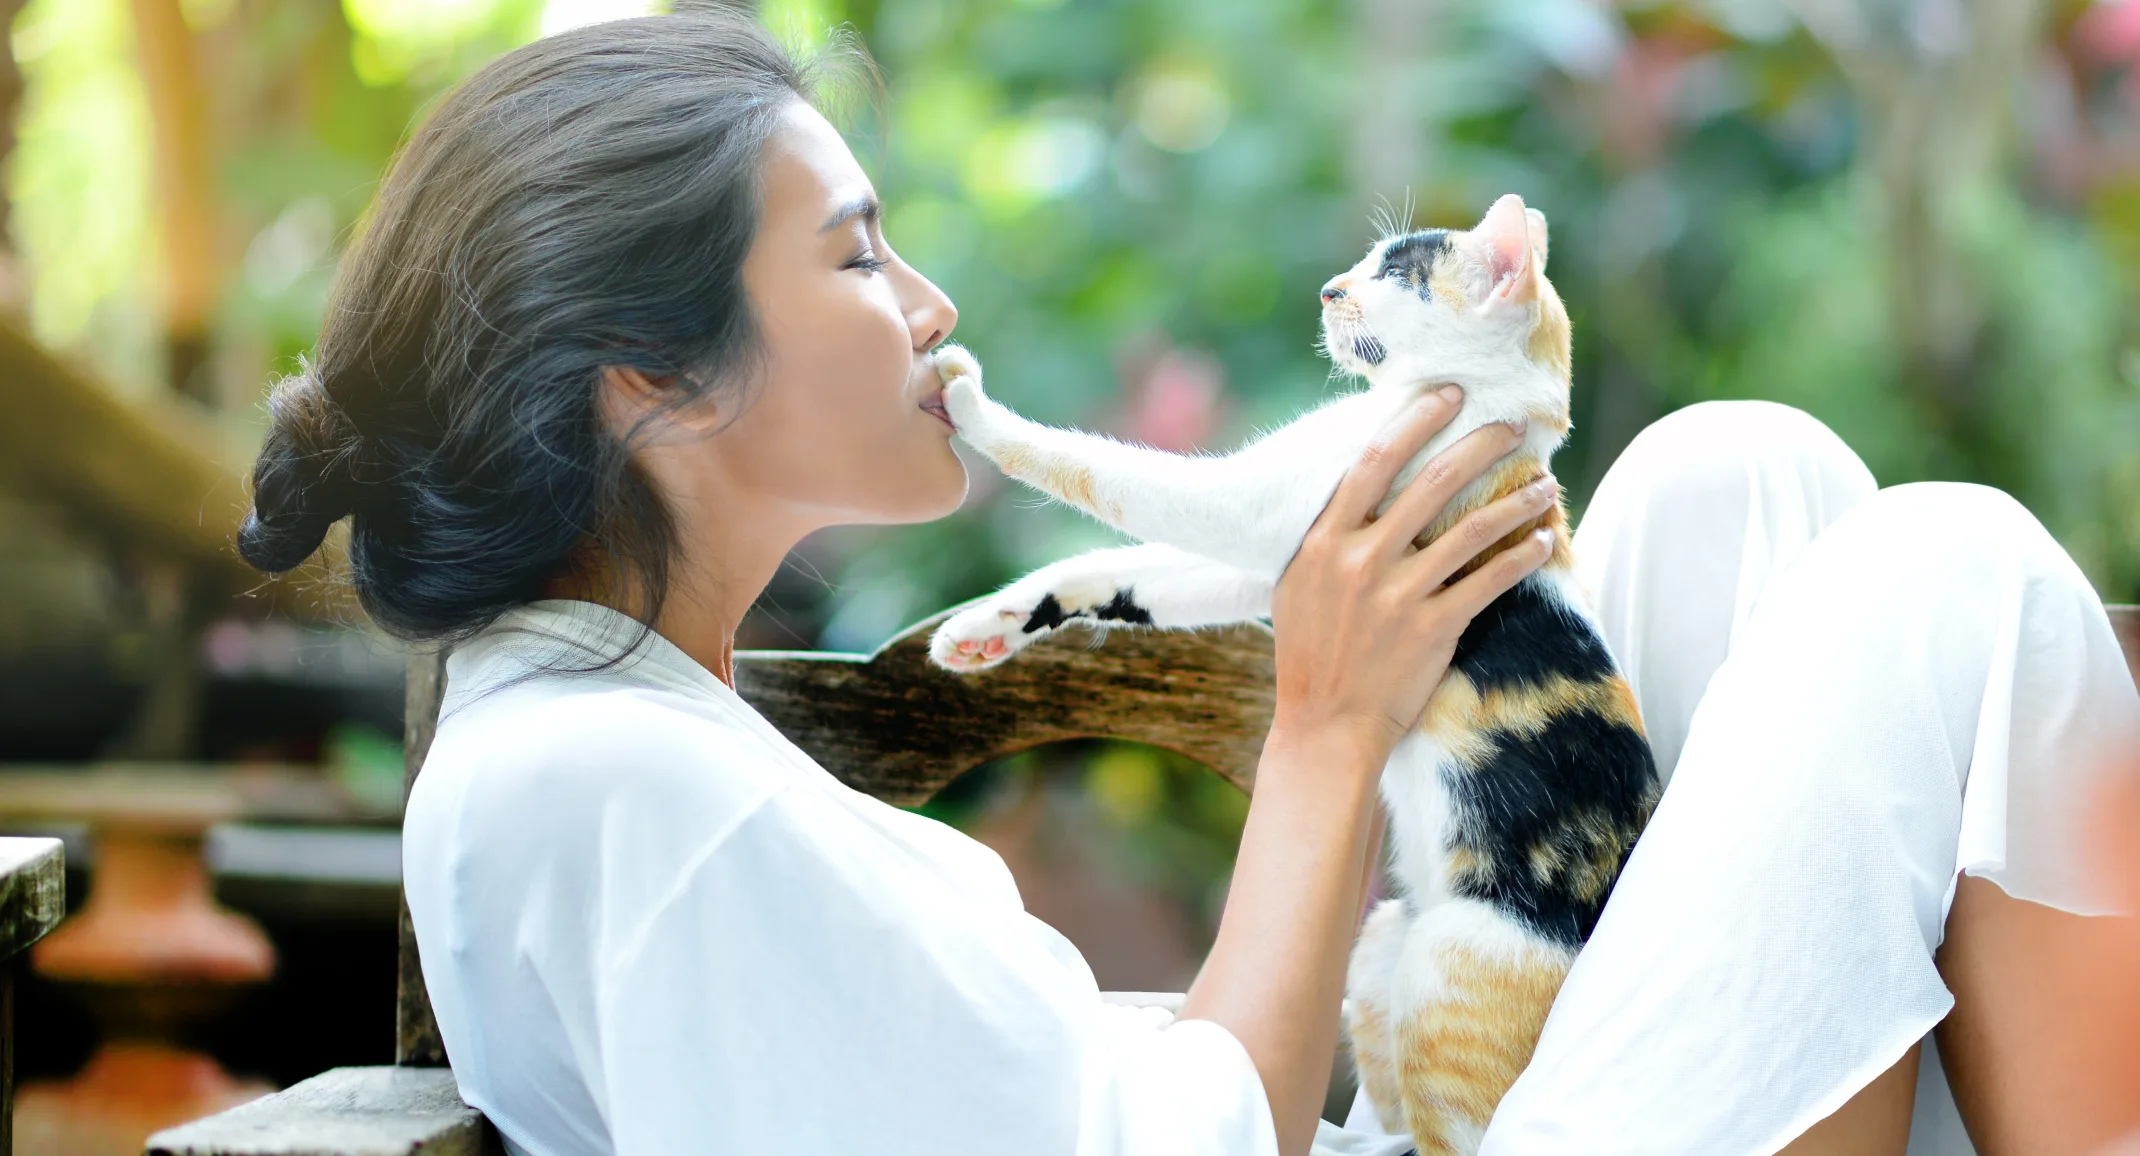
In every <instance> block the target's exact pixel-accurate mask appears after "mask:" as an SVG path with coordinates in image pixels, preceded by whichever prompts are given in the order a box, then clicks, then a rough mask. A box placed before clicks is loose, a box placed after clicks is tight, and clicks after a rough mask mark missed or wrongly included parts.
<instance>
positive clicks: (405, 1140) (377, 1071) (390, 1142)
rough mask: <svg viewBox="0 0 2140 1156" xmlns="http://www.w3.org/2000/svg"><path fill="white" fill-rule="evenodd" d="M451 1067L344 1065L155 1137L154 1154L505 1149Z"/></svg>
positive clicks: (483, 1153) (414, 1153)
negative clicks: (464, 1093)
mask: <svg viewBox="0 0 2140 1156" xmlns="http://www.w3.org/2000/svg"><path fill="white" fill-rule="evenodd" d="M503 1151H504V1146H503V1145H502V1144H500V1143H499V1142H498V1134H497V1132H496V1130H495V1129H493V1128H492V1127H491V1126H490V1123H489V1121H487V1120H485V1119H484V1118H483V1115H482V1113H480V1112H477V1111H476V1110H475V1109H474V1108H471V1107H469V1106H468V1105H466V1104H464V1103H462V1102H461V1094H460V1091H459V1089H458V1088H457V1087H456V1086H455V1085H454V1082H453V1073H452V1072H451V1071H448V1070H447V1069H445V1068H403V1067H377V1068H336V1069H334V1070H332V1071H329V1072H323V1073H321V1074H320V1075H317V1076H314V1077H312V1078H311V1079H309V1080H306V1081H305V1082H304V1083H301V1084H298V1085H296V1086H294V1087H291V1088H289V1089H286V1090H284V1091H281V1092H277V1093H275V1094H274V1095H272V1096H265V1097H262V1098H261V1099H258V1100H255V1101H253V1102H252V1103H250V1104H244V1105H240V1106H239V1107H236V1108H232V1109H230V1110H229V1111H227V1112H221V1113H218V1114H216V1115H213V1116H209V1117H207V1118H206V1119H202V1120H195V1121H193V1122H192V1123H190V1124H181V1125H179V1126H178V1127H176V1128H168V1129H165V1130H164V1131H162V1132H158V1133H156V1134H155V1135H154V1136H151V1137H149V1143H148V1152H147V1156H419V1154H420V1156H500V1154H501V1153H503Z"/></svg>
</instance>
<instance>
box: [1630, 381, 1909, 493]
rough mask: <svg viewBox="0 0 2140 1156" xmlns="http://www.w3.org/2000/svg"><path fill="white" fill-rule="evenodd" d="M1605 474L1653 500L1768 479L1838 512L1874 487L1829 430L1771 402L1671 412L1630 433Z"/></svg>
mask: <svg viewBox="0 0 2140 1156" xmlns="http://www.w3.org/2000/svg"><path fill="white" fill-rule="evenodd" d="M1613 472H1614V473H1617V474H1621V475H1623V476H1627V477H1631V478H1633V479H1639V481H1638V482H1637V484H1638V485H1640V486H1641V488H1643V489H1644V490H1647V491H1649V492H1650V494H1651V496H1652V498H1653V499H1654V498H1657V497H1669V494H1670V493H1671V492H1675V491H1677V492H1692V491H1711V490H1713V489H1715V488H1716V487H1719V486H1724V487H1729V488H1732V489H1739V488H1744V487H1749V486H1750V485H1754V484H1755V480H1756V479H1759V478H1776V479H1789V480H1790V481H1791V482H1792V483H1793V484H1794V486H1797V487H1803V488H1805V489H1806V490H1808V491H1809V492H1810V493H1812V494H1818V495H1821V496H1823V497H1832V498H1833V499H1834V500H1835V504H1836V506H1837V508H1838V509H1841V508H1847V507H1848V506H1849V505H1851V504H1854V503H1855V502H1856V501H1857V500H1859V499H1861V498H1863V497H1864V496H1865V495H1867V494H1870V493H1872V492H1873V490H1874V489H1875V488H1877V483H1876V482H1874V480H1873V476H1872V471H1871V470H1868V469H1867V468H1866V467H1865V463H1864V462H1863V461H1860V460H1859V459H1858V456H1857V454H1855V453H1853V452H1851V449H1850V447H1849V446H1848V445H1846V444H1844V442H1843V439H1842V438H1840V437H1837V436H1836V434H1835V431H1834V430H1831V429H1829V428H1828V427H1827V426H1826V425H1824V424H1822V423H1821V421H1820V419H1819V418H1816V417H1814V416H1813V415H1812V414H1809V413H1807V412H1805V411H1804V410H1801V409H1795V408H1793V407H1791V406H1788V405H1783V404H1781V403H1779V402H1773V401H1704V402H1698V403H1696V404H1694V405H1690V406H1686V407H1685V408H1682V409H1677V410H1674V411H1672V412H1671V413H1668V414H1666V415H1665V416H1663V417H1661V418H1659V419H1657V420H1656V421H1654V422H1652V423H1650V425H1649V426H1648V428H1646V429H1644V430H1643V431H1642V432H1641V433H1639V434H1637V435H1635V439H1634V440H1633V441H1631V442H1629V443H1628V446H1627V448H1626V449H1625V450H1622V451H1621V453H1620V457H1619V459H1618V460H1617V461H1615V462H1614V463H1613Z"/></svg>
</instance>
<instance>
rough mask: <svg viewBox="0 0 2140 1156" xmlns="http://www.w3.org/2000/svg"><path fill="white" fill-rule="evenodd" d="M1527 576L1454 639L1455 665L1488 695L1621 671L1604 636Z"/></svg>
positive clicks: (1582, 680) (1601, 676) (1537, 580)
mask: <svg viewBox="0 0 2140 1156" xmlns="http://www.w3.org/2000/svg"><path fill="white" fill-rule="evenodd" d="M1543 582H1544V579H1541V578H1538V577H1536V576H1533V577H1530V578H1526V579H1524V580H1523V581H1522V582H1519V583H1517V584H1516V586H1515V588H1514V589H1511V590H1510V591H1509V592H1508V593H1506V594H1503V595H1502V596H1501V597H1499V598H1496V599H1494V600H1493V602H1492V604H1490V605H1488V606H1487V607H1486V609H1484V610H1482V611H1480V612H1479V615H1478V617H1476V618H1473V619H1472V620H1471V625H1470V626H1468V627H1466V628H1465V629H1464V634H1463V636H1462V637H1461V638H1458V639H1457V641H1456V656H1455V657H1454V658H1453V659H1451V660H1450V662H1451V665H1453V666H1455V667H1456V668H1457V669H1458V670H1461V671H1463V672H1464V677H1466V678H1469V679H1470V680H1471V684H1472V685H1473V686H1476V687H1478V688H1479V693H1481V694H1484V693H1486V692H1487V691H1489V690H1492V689H1494V688H1495V687H1501V686H1508V685H1510V684H1512V683H1521V682H1528V683H1541V682H1544V681H1545V680H1546V679H1547V678H1548V677H1549V676H1551V675H1556V674H1562V675H1566V676H1568V677H1569V678H1572V679H1574V680H1575V681H1577V682H1590V681H1593V680H1595V679H1600V678H1606V677H1609V676H1611V675H1613V674H1616V673H1618V670H1619V668H1618V667H1616V666H1614V665H1613V661H1612V654H1611V652H1609V651H1607V650H1606V649H1605V640H1604V639H1601V638H1599V637H1598V636H1597V633H1596V632H1595V631H1593V630H1592V629H1591V627H1590V624H1589V623H1588V622H1585V621H1584V620H1583V619H1581V618H1578V617H1576V616H1575V615H1572V614H1569V613H1568V612H1567V611H1565V610H1563V609H1562V608H1561V606H1560V603H1559V602H1558V601H1556V600H1555V599H1554V597H1553V595H1552V594H1551V593H1549V592H1548V591H1547V590H1546V589H1545V587H1544V586H1543V585H1542V583H1543Z"/></svg>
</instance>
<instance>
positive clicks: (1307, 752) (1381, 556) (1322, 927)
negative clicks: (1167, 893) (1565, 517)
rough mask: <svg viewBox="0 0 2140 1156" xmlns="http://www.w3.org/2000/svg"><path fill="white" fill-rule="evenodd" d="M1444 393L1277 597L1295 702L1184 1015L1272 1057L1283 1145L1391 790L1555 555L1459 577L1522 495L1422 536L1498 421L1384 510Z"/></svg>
mask: <svg viewBox="0 0 2140 1156" xmlns="http://www.w3.org/2000/svg"><path fill="white" fill-rule="evenodd" d="M1455 411H1456V406H1455V405H1454V404H1452V403H1451V402H1450V401H1448V400H1446V399H1441V398H1431V399H1429V400H1427V401H1425V402H1423V403H1422V405H1421V407H1420V408H1419V409H1418V410H1417V411H1415V414H1414V416H1413V417H1412V419H1411V420H1409V421H1407V422H1406V423H1405V424H1404V425H1403V426H1401V427H1399V428H1398V429H1397V430H1396V431H1395V432H1394V433H1393V434H1391V435H1388V436H1386V438H1385V439H1384V440H1382V441H1381V442H1378V443H1377V444H1376V445H1374V446H1371V447H1370V448H1369V451H1368V453H1367V454H1366V455H1365V456H1364V457H1363V458H1362V460H1361V463H1360V465H1359V466H1357V467H1356V468H1354V469H1353V470H1352V471H1351V473H1349V474H1347V475H1346V477H1345V480H1344V481H1343V483H1341V484H1340V485H1339V486H1338V488H1337V493H1336V495H1335V496H1333V497H1332V498H1331V499H1330V503H1329V506H1328V508H1327V509H1326V510H1324V512H1323V514H1322V516H1321V517H1320V518H1319V519H1318V520H1317V521H1316V522H1315V525H1314V527H1313V529H1311V530H1310V531H1309V533H1308V535H1307V538H1306V540H1305V541H1304V542H1303V543H1302V544H1301V547H1300V552H1299V554H1298V555H1297V556H1296V557H1295V558H1294V560H1293V562H1292V564H1291V566H1289V567H1288V568H1287V569H1286V571H1285V575H1284V577H1283V578H1282V579H1281V580H1280V582H1279V584H1278V587H1277V591H1276V594H1275V597H1274V600H1273V605H1272V622H1273V625H1274V627H1275V628H1276V631H1277V641H1278V710H1277V714H1276V717H1275V718H1274V720H1273V722H1272V724H1271V733H1270V738H1269V740H1268V742H1267V743H1266V745H1265V747H1264V755H1263V762H1262V764H1261V766H1260V767H1259V768H1258V770H1257V776H1256V789H1255V795H1254V798H1253V799H1252V801H1251V803H1250V805H1249V813H1248V825H1247V827H1246V829H1245V830H1244V831H1243V832H1242V836H1241V850H1240V855H1239V857H1238V859H1237V860H1236V863H1235V867H1234V876H1233V885H1232V888H1231V890H1230V891H1229V893H1228V896H1227V901H1226V911H1225V914H1224V916H1223V917H1222V918H1221V919H1220V922H1219V933H1218V940H1217V942H1216V943H1215V944H1214V945H1213V947H1212V949H1211V955H1210V956H1209V958H1208V959H1207V960H1206V961H1205V964H1204V968H1203V970H1202V971H1201V972H1200V973H1199V974H1198V976H1197V978H1196V982H1195V984H1194V985H1193V986H1191V988H1190V989H1189V995H1188V999H1187V1002H1186V1003H1185V1004H1184V1006H1183V1008H1182V1012H1181V1016H1182V1018H1184V1019H1207V1020H1211V1021H1214V1022H1216V1023H1219V1024H1221V1025H1223V1026H1224V1027H1225V1028H1226V1029H1227V1030H1228V1031H1230V1032H1232V1033H1233V1035H1234V1036H1235V1038H1237V1039H1239V1040H1240V1041H1241V1043H1242V1046H1243V1047H1245V1048H1246V1049H1247V1051H1248V1054H1249V1057H1250V1058H1251V1059H1252V1060H1253V1061H1254V1062H1255V1065H1256V1071H1257V1073H1258V1074H1259V1075H1261V1076H1262V1078H1263V1086H1264V1091H1265V1094H1266V1096H1267V1097H1268V1099H1269V1101H1270V1105H1271V1114H1272V1117H1273V1120H1274V1121H1275V1123H1276V1126H1277V1132H1278V1146H1279V1151H1280V1152H1281V1153H1283V1154H1284V1156H1303V1154H1304V1153H1306V1152H1307V1150H1308V1147H1309V1144H1310V1143H1311V1142H1312V1140H1313V1138H1314V1135H1315V1122H1316V1119H1317V1116H1318V1113H1319V1111H1320V1109H1321V1106H1322V1101H1323V1091H1324V1088H1325V1086H1326V1084H1327V1082H1328V1078H1329V1072H1330V1065H1331V1062H1332V1060H1333V1059H1334V1058H1335V1055H1336V1049H1337V1035H1338V1012H1339V1007H1340V1005H1341V1003H1342V1001H1343V996H1344V985H1345V963H1346V958H1347V955H1348V953H1349V951H1350V949H1351V945H1352V938H1353V933H1354V930H1355V927H1356V926H1357V923H1358V919H1359V914H1360V905H1361V901H1362V889H1363V887H1364V885H1365V879H1366V875H1367V870H1368V865H1369V864H1368V857H1369V855H1370V854H1371V847H1372V845H1373V841H1374V840H1373V835H1374V831H1373V815H1374V811H1375V806H1374V804H1375V787H1376V783H1377V781H1378V779H1379V777H1380V775H1381V772H1382V767H1383V764H1384V763H1385V762H1386V761H1387V760H1388V758H1389V754H1390V751H1391V749H1392V748H1393V747H1394V746H1395V744H1396V742H1397V740H1398V739H1399V738H1401V737H1402V736H1403V735H1404V734H1405V733H1406V732H1407V731H1408V730H1410V729H1411V726H1412V724H1413V723H1414V722H1415V721H1416V720H1417V719H1418V717H1419V713H1420V711H1421V710H1422V709H1424V707H1425V704H1426V700H1427V696H1428V695H1429V694H1430V693H1432V692H1433V689H1434V687H1435V686H1436V685H1438V684H1439V683H1440V682H1441V679H1442V676H1443V674H1444V673H1445V672H1446V670H1447V669H1448V664H1449V661H1450V658H1451V656H1452V655H1453V654H1454V652H1455V647H1456V640H1457V637H1458V636H1459V635H1460V634H1462V633H1463V629H1464V627H1465V625H1467V624H1468V623H1469V622H1470V621H1471V618H1472V616H1473V615H1474V614H1476V613H1477V612H1478V611H1479V610H1480V609H1482V608H1484V607H1485V605H1486V604H1487V603H1488V602H1491V601H1492V600H1493V599H1494V598H1495V597H1497V596H1498V595H1500V593H1501V592H1502V591H1504V590H1506V589H1507V588H1508V587H1510V586H1512V585H1514V584H1515V583H1516V582H1517V581H1518V580H1520V579H1521V578H1522V577H1523V576H1524V575H1525V574H1528V573H1529V572H1530V571H1531V570H1533V569H1535V568H1536V567H1537V566H1538V565H1539V564H1540V563H1542V562H1544V561H1545V559H1546V556H1547V553H1548V549H1549V547H1548V545H1547V543H1546V542H1545V541H1544V540H1543V539H1534V540H1527V541H1526V542H1525V543H1524V544H1523V545H1520V546H1518V547H1516V548H1514V549H1510V550H1508V551H1505V552H1504V553H1502V554H1501V555H1499V556H1498V557H1496V558H1495V559H1493V560H1492V561H1490V562H1488V563H1487V564H1486V565H1485V566H1482V567H1480V568H1479V569H1478V570H1477V571H1475V572H1474V573H1472V574H1470V575H1469V576H1467V577H1465V578H1464V579H1463V580H1461V581H1459V582H1456V583H1454V584H1451V585H1448V586H1444V585H1443V583H1444V581H1445V580H1446V579H1447V578H1448V577H1449V575H1451V574H1453V573H1455V572H1456V570H1457V569H1458V568H1459V567H1460V566H1462V565H1463V564H1464V563H1465V562H1467V561H1469V560H1470V557H1471V554H1472V553H1473V552H1474V550H1475V546H1473V545H1472V544H1473V543H1483V542H1492V541H1495V540H1497V539H1498V538H1499V537H1500V536H1501V535H1503V534H1506V533H1510V532H1513V530H1514V529H1515V527H1517V526H1520V525H1522V524H1523V523H1524V522H1525V521H1528V520H1529V519H1531V518H1533V517H1536V516H1537V513H1538V511H1539V509H1540V508H1542V506H1543V504H1544V503H1545V502H1546V501H1549V500H1550V499H1549V498H1546V497H1544V496H1542V495H1536V494H1527V493H1518V494H1515V495H1511V496H1509V497H1507V498H1504V499H1502V500H1501V501H1498V502H1496V503H1494V504H1493V505H1490V506H1488V507H1486V508H1484V509H1482V510H1479V511H1478V512H1476V513H1474V514H1473V515H1471V517H1470V518H1468V519H1467V520H1466V521H1467V523H1469V522H1473V521H1476V522H1478V523H1479V527H1478V528H1479V530H1480V532H1479V533H1457V534H1449V535H1446V536H1444V537H1443V538H1442V539H1440V540H1437V541H1436V542H1434V543H1433V544H1431V545H1429V546H1428V547H1427V548H1426V549H1425V550H1424V551H1419V550H1415V549H1414V548H1413V547H1412V545H1411V543H1412V539H1413V537H1414V536H1415V535H1417V534H1418V533H1419V532H1420V531H1421V530H1422V529H1424V528H1425V526H1426V525H1427V524H1428V522H1430V521H1432V519H1433V518H1434V516H1435V515H1436V514H1437V513H1439V511H1440V510H1441V509H1442V507H1443V505H1444V504H1445V503H1446V502H1447V501H1448V500H1449V498H1450V497H1451V496H1452V495H1454V494H1455V493H1456V492H1457V491H1458V490H1460V489H1461V488H1462V487H1463V486H1464V485H1466V484H1467V483H1469V482H1470V481H1471V480H1472V479H1473V478H1476V477H1478V476H1479V475H1480V474H1482V473H1484V472H1485V471H1486V469H1487V468H1488V467H1489V466H1491V465H1492V464H1493V462H1494V461H1495V460H1497V459H1498V458H1499V457H1500V456H1501V455H1503V454H1505V453H1506V452H1508V451H1509V450H1510V449H1512V448H1513V447H1514V446H1515V445H1516V443H1517V441H1518V437H1517V435H1516V434H1515V433H1514V432H1513V431H1511V430H1510V429H1508V427H1506V426H1499V425H1495V426H1489V427H1486V428H1484V429H1481V430H1479V431H1477V432H1476V433H1474V434H1472V435H1470V436H1469V437H1467V438H1465V439H1464V440H1463V441H1461V442H1459V443H1457V444H1456V445H1455V446H1454V447H1452V448H1451V449H1450V450H1449V451H1448V453H1447V455H1446V458H1447V460H1448V461H1449V462H1450V464H1451V466H1452V468H1451V469H1448V470H1428V471H1425V472H1424V474H1423V475H1422V478H1421V480H1420V481H1418V482H1417V483H1415V484H1413V485H1412V486H1410V487H1408V488H1407V489H1406V490H1405V491H1404V492H1403V493H1402V494H1401V495H1400V496H1399V497H1398V499H1397V500H1396V502H1395V503H1394V504H1392V505H1391V506H1390V507H1389V509H1388V511H1387V512H1386V513H1385V515H1384V516H1383V517H1382V518H1380V519H1378V520H1374V521H1370V520H1369V519H1370V517H1371V514H1372V511H1373V510H1374V508H1375V506H1376V504H1377V503H1378V502H1379V501H1380V500H1381V498H1382V496H1383V495H1384V494H1385V493H1386V492H1387V490H1388V488H1389V485H1390V483H1391V481H1392V479H1393V478H1394V477H1395V476H1396V474H1397V471H1398V470H1399V469H1400V468H1401V467H1402V466H1403V465H1404V463H1405V462H1406V461H1408V460H1409V459H1410V458H1411V457H1412V456H1413V455H1414V454H1415V453H1417V452H1418V451H1419V449H1420V448H1421V447H1422V446H1424V445H1425V444H1426V443H1427V440H1428V439H1429V438H1430V437H1431V436H1432V435H1433V434H1434V433H1435V432H1436V431H1437V430H1439V429H1441V428H1442V427H1443V426H1445V425H1447V424H1448V422H1449V420H1450V419H1451V418H1452V417H1453V416H1454V414H1455Z"/></svg>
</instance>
